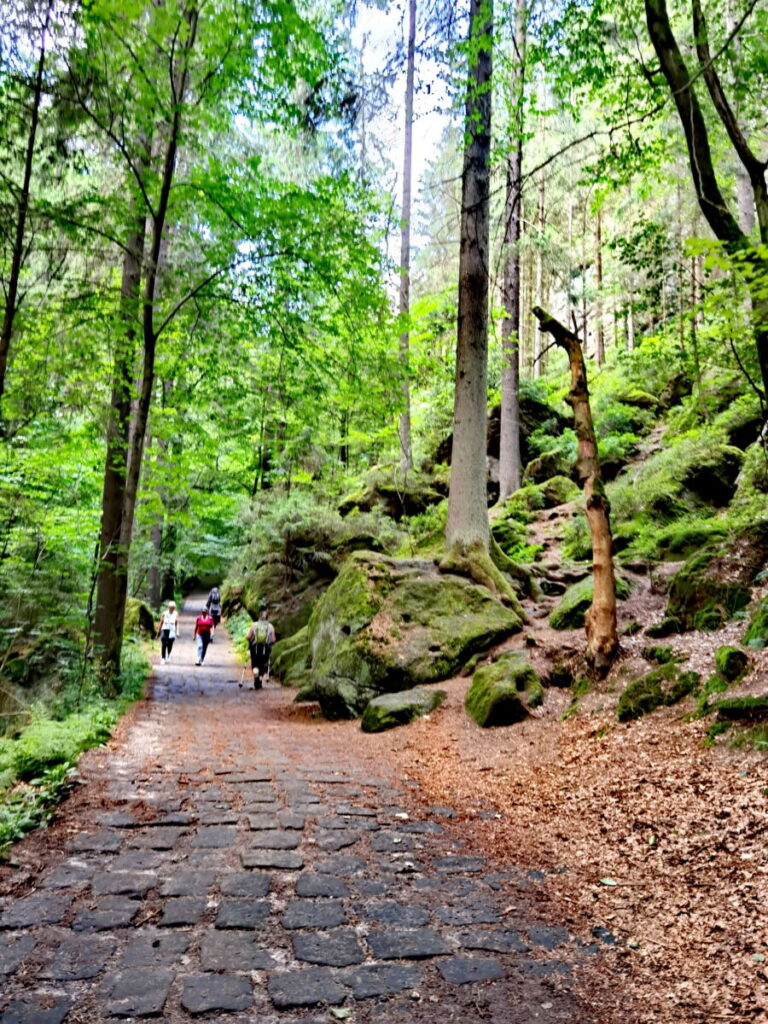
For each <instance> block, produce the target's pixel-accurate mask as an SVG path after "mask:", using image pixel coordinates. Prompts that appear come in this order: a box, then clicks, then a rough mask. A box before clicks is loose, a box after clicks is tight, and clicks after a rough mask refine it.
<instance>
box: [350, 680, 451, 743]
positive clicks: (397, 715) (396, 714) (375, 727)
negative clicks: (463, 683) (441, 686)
mask: <svg viewBox="0 0 768 1024" xmlns="http://www.w3.org/2000/svg"><path fill="white" fill-rule="evenodd" d="M446 696H447V694H446V692H445V690H437V689H434V688H430V689H427V688H426V687H425V686H416V687H414V688H413V689H412V690H401V691H400V692H399V693H384V694H382V695H381V696H380V697H374V699H373V700H371V701H369V702H368V704H367V705H366V708H365V711H363V717H362V720H361V722H360V727H361V728H362V730H363V732H384V730H385V729H393V728H394V727H395V726H397V725H407V724H408V723H409V722H412V721H413V720H414V719H415V718H421V717H423V716H424V715H428V714H429V713H430V711H434V710H435V708H439V707H440V705H441V704H442V703H443V701H444V700H445V698H446Z"/></svg>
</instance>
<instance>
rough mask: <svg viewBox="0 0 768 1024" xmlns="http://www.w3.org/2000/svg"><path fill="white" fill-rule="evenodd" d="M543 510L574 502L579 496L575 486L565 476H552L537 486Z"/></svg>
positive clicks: (577, 488) (579, 492)
mask: <svg viewBox="0 0 768 1024" xmlns="http://www.w3.org/2000/svg"><path fill="white" fill-rule="evenodd" d="M539 490H540V491H541V495H542V499H543V502H544V508H554V507H555V506H556V505H564V504H565V503H566V502H568V501H576V500H577V499H578V498H579V497H580V496H581V490H580V488H579V486H578V485H577V484H575V483H574V482H573V480H571V479H570V477H567V476H553V477H550V478H549V480H545V481H544V482H543V483H541V484H539Z"/></svg>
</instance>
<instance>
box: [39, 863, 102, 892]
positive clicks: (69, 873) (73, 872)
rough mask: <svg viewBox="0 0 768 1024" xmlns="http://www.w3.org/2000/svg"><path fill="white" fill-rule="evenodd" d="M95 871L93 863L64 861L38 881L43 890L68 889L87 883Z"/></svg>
mask: <svg viewBox="0 0 768 1024" xmlns="http://www.w3.org/2000/svg"><path fill="white" fill-rule="evenodd" d="M95 871H96V863H95V862H89V861H80V860H71V861H64V863H63V864H60V865H59V866H58V867H57V868H54V869H53V870H51V871H47V872H46V873H45V874H44V875H43V876H42V878H41V879H40V885H41V886H42V887H43V888H44V889H70V888H72V887H74V886H77V885H81V884H82V883H83V882H87V881H89V880H90V879H91V878H92V877H93V875H94V873H95Z"/></svg>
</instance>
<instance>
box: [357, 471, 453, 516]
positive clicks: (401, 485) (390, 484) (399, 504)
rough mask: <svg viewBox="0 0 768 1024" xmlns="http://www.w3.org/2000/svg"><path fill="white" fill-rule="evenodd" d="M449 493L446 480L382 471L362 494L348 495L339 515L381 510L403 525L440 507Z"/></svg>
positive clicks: (366, 483)
mask: <svg viewBox="0 0 768 1024" xmlns="http://www.w3.org/2000/svg"><path fill="white" fill-rule="evenodd" d="M447 493H448V487H447V484H446V482H445V481H444V480H442V479H440V478H437V477H434V478H432V477H429V478H428V477H424V476H422V475H421V474H418V473H414V472H411V473H408V474H407V475H406V476H405V477H403V475H402V474H401V473H395V472H394V469H391V468H390V469H378V470H375V471H372V472H371V473H369V474H368V476H367V477H366V478H365V480H364V482H363V485H362V486H361V487H360V488H359V490H357V491H355V492H353V493H352V494H348V495H347V496H346V497H345V498H343V499H342V501H341V503H340V504H339V512H340V513H341V514H342V515H343V516H346V515H349V513H350V512H353V511H354V510H357V511H359V512H371V511H373V510H374V509H377V508H378V509H381V511H383V512H384V513H385V514H386V515H388V516H389V517H390V519H394V520H395V522H399V521H400V520H401V519H402V518H403V516H415V515H419V514H420V513H421V512H424V511H426V509H428V508H429V507H430V505H437V504H439V503H440V502H441V501H442V500H443V498H444V497H445V496H446V495H447Z"/></svg>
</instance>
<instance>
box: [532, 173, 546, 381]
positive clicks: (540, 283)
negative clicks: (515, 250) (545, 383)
mask: <svg viewBox="0 0 768 1024" xmlns="http://www.w3.org/2000/svg"><path fill="white" fill-rule="evenodd" d="M544 197H545V183H544V175H543V174H542V176H541V177H540V178H539V202H538V206H537V210H536V234H537V236H538V237H537V244H536V289H535V305H537V306H543V305H544ZM543 359H544V346H543V345H542V344H541V331H536V333H535V334H534V336H533V374H532V376H533V377H535V378H536V379H538V378H539V377H541V375H542V373H543V371H544V366H543Z"/></svg>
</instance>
